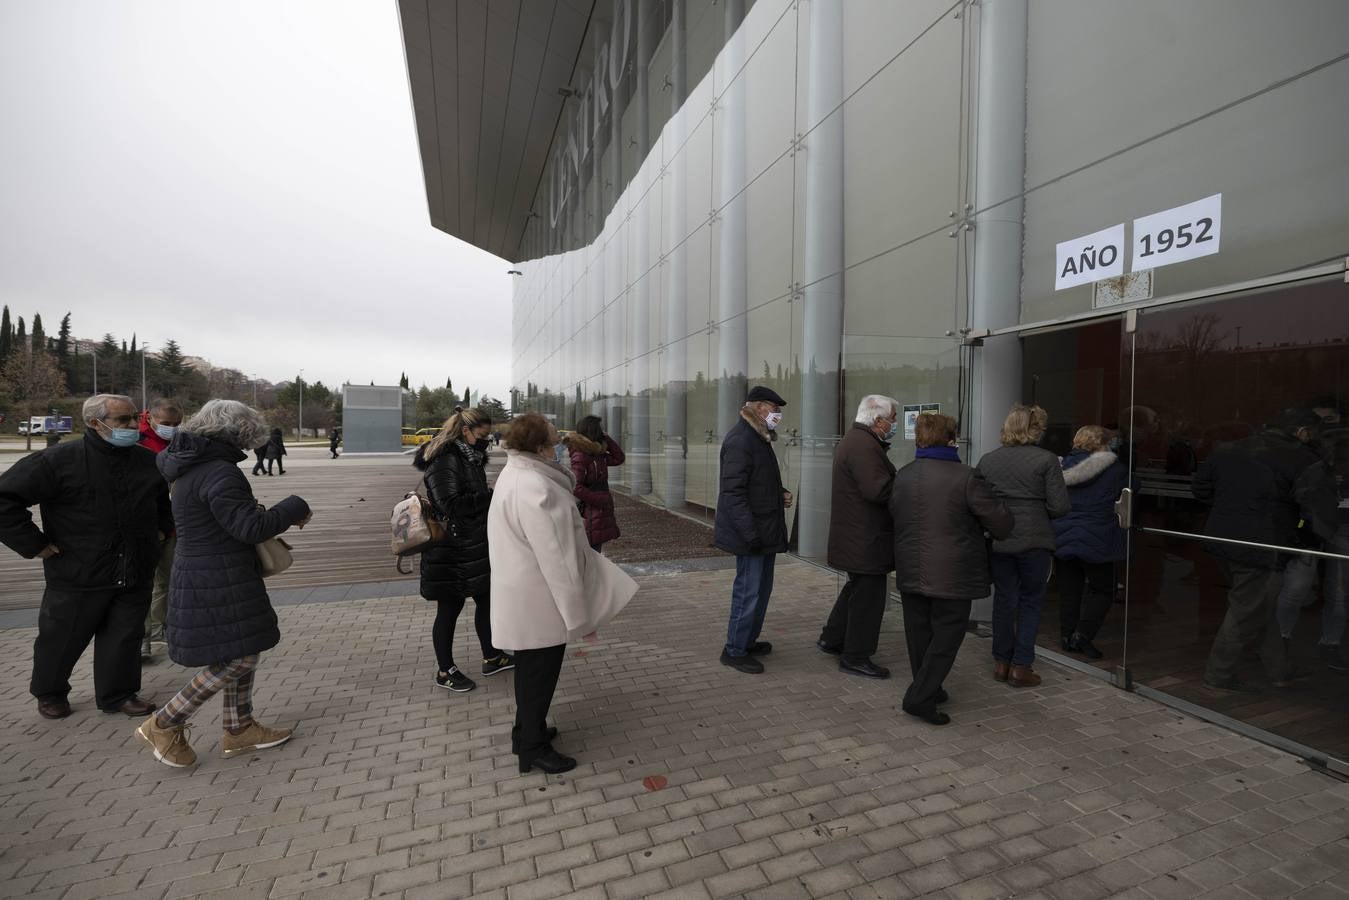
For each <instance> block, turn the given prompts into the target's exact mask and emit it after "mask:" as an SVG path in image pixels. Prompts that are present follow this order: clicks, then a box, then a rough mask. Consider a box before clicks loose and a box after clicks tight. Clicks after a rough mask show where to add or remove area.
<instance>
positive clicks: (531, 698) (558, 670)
mask: <svg viewBox="0 0 1349 900" xmlns="http://www.w3.org/2000/svg"><path fill="white" fill-rule="evenodd" d="M566 650H567V645H566V644H558V645H557V646H554V647H543V648H541V649H538V650H517V651H515V656H514V659H515V727H514V728H513V729H511V745H512V747H513V748H514V750H515V752H516V754H518V755H519V756H520V757H522V758H527V759H533V758H534V757H536V756H538V755H539V754H540V753H542V752H544V751H546V750H548V749H550V748H551V746H552V745H551V744H550V743H549V742H548V731H547V729H548V707H550V706H552V704H553V691H555V690H557V679H558V677H559V676H561V674H562V657H563V655H564V654H565V653H566Z"/></svg>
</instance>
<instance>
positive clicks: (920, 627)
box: [904, 594, 970, 712]
mask: <svg viewBox="0 0 1349 900" xmlns="http://www.w3.org/2000/svg"><path fill="white" fill-rule="evenodd" d="M969 624H970V601H969V600H942V599H939V598H936V597H925V596H923V595H922V594H905V595H904V640H905V643H907V644H908V645H909V668H910V669H911V670H912V671H913V684H911V685H909V689H908V690H907V691H905V692H904V708H905V709H911V710H917V711H922V712H927V711H931V710H933V709H936V707H937V691H938V690H940V689H941V686H942V682H943V681H945V680H946V676H947V675H949V674H950V673H951V666H953V665H954V664H955V661H956V654H957V653H959V652H960V645H961V644H962V643H963V642H964V640H965V629H967V628H968V627H969Z"/></svg>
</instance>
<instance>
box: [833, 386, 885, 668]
mask: <svg viewBox="0 0 1349 900" xmlns="http://www.w3.org/2000/svg"><path fill="white" fill-rule="evenodd" d="M898 422H899V407H898V404H896V403H895V400H894V398H893V397H885V396H882V395H880V394H871V395H869V396H866V397H863V398H862V402H861V403H860V404H858V407H857V417H856V421H855V422H854V423H853V427H852V428H851V429H849V431H848V433H847V434H845V435H844V436H843V439H842V440H841V441H839V442H838V449H837V450H835V451H834V471H833V486H832V492H831V494H832V496H831V503H830V510H829V557H828V558H829V565H831V566H833V567H834V568H835V569H842V570H843V571H844V572H847V573H848V581H847V582H846V583H845V584H844V585H843V589H842V590H841V591H839V594H838V600H837V601H835V602H834V608H833V610H832V611H831V612H830V613H829V619H828V620H827V621H826V622H825V623H824V629H823V630H822V631H821V632H820V639H819V640H818V641H816V643H815V646H817V647H819V648H820V649H821V650H822V651H824V652H825V653H831V654H835V655H837V656H839V657H840V658H839V661H838V667H839V670H840V671H843V672H847V673H848V674H850V675H861V676H863V677H866V678H889V677H890V670H889V669H887V668H885V667H884V666H878V665H876V664H875V663H873V662H872V661H871V654H873V653H875V652H876V646H877V644H878V643H879V641H880V634H881V619H882V618H883V617H884V616H885V576H886V575H887V574H888V573H889V572H890V571H891V570H892V569H894V567H895V523H894V520H893V519H892V518H891V517H890V488H891V486H892V485H893V484H894V482H895V466H894V464H893V463H892V462H890V458H889V457H888V456H887V455H886V453H887V452H888V451H889V449H890V442H891V441H892V440H894V438H895V433H896V431H897V426H898Z"/></svg>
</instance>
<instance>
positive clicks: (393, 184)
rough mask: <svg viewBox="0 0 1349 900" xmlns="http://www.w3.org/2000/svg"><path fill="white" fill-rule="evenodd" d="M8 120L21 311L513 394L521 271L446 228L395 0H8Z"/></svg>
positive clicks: (243, 360)
mask: <svg viewBox="0 0 1349 900" xmlns="http://www.w3.org/2000/svg"><path fill="white" fill-rule="evenodd" d="M0 135H3V137H2V138H0V301H2V302H4V303H6V304H8V305H9V307H10V312H11V314H12V315H15V316H19V315H22V316H24V318H25V319H29V318H31V316H32V314H33V312H34V311H37V312H40V313H41V314H42V317H43V324H44V326H45V328H46V329H47V331H48V332H49V333H54V332H55V331H56V326H57V323H58V322H59V321H60V318H61V316H62V315H63V314H65V313H66V312H67V311H68V312H70V313H71V314H72V316H71V318H72V322H73V324H74V329H75V332H76V334H77V335H78V336H80V337H86V338H95V337H101V336H102V335H103V333H104V332H109V331H111V332H113V333H115V334H117V335H118V336H119V337H123V336H125V337H126V338H128V339H129V338H130V336H131V333H132V332H133V331H135V332H137V333H139V334H140V335H141V336H142V337H143V338H148V339H149V341H150V345H151V349H154V348H156V347H157V346H158V345H159V344H160V343H161V342H162V341H163V340H164V339H165V338H170V337H171V338H174V339H176V340H177V341H178V342H179V343H180V344H181V345H182V347H183V350H184V352H185V353H188V354H191V355H198V356H204V357H206V358H208V359H210V360H211V361H212V362H213V363H214V364H216V365H224V366H231V367H234V368H237V369H240V370H242V371H243V372H244V373H245V374H247V375H254V374H256V375H257V376H258V377H261V378H266V379H268V380H270V381H279V380H282V379H288V378H293V377H294V376H295V374H296V372H297V371H298V370H299V369H300V368H303V369H304V373H305V379H306V380H309V381H313V380H322V381H324V382H325V383H327V384H330V385H333V384H340V383H341V382H343V381H352V382H357V383H363V384H368V383H369V382H370V381H372V380H373V381H375V382H376V383H379V384H393V383H396V382H397V380H398V376H399V374H400V373H401V372H403V371H406V372H407V374H408V377H409V378H410V379H411V381H412V384H413V385H414V386H416V385H417V384H419V383H421V382H423V381H424V382H426V383H428V384H430V385H431V386H433V387H435V386H443V385H444V384H445V379H446V378H447V377H452V378H453V379H454V384H455V387H456V388H457V389H459V390H463V388H464V387H465V386H469V387H472V388H474V389H482V390H484V391H485V392H487V393H491V394H493V395H496V396H498V397H502V398H505V397H506V396H507V393H508V388H509V378H510V352H509V351H510V278H509V276H507V275H506V270H507V268H509V267H508V265H507V264H506V263H505V262H504V261H503V260H501V259H499V258H497V257H494V256H491V255H489V254H487V253H486V252H484V251H481V250H478V249H477V248H475V247H471V246H469V245H468V244H465V243H462V242H461V241H459V240H457V239H455V238H452V237H450V236H449V235H447V234H444V233H442V232H439V231H436V230H434V229H433V228H432V227H431V224H430V220H429V218H428V215H427V208H426V195H425V190H424V187H423V182H422V175H421V160H420V155H419V154H418V152H417V144H416V132H415V124H414V122H413V117H412V106H411V102H410V99H409V95H408V80H407V67H406V65H405V63H404V58H403V46H402V39H401V35H400V32H399V26H398V17H397V10H396V7H395V2H394V0H346V2H343V0H242V2H241V0H232V2H229V3H206V2H180V0H116V2H114V0H86V2H70V0H3V2H0Z"/></svg>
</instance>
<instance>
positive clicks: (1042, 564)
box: [993, 550, 1053, 666]
mask: <svg viewBox="0 0 1349 900" xmlns="http://www.w3.org/2000/svg"><path fill="white" fill-rule="evenodd" d="M1052 560H1053V555H1052V554H1051V553H1050V552H1049V551H1048V550H1026V551H1025V552H1023V553H994V554H993V658H994V659H996V660H998V661H1000V662H1010V663H1011V664H1012V665H1014V666H1030V665H1034V664H1035V633H1036V631H1037V630H1038V629H1039V627H1040V610H1041V609H1042V608H1043V607H1044V604H1045V582H1046V581H1048V580H1049V568H1050V565H1051V562H1052Z"/></svg>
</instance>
